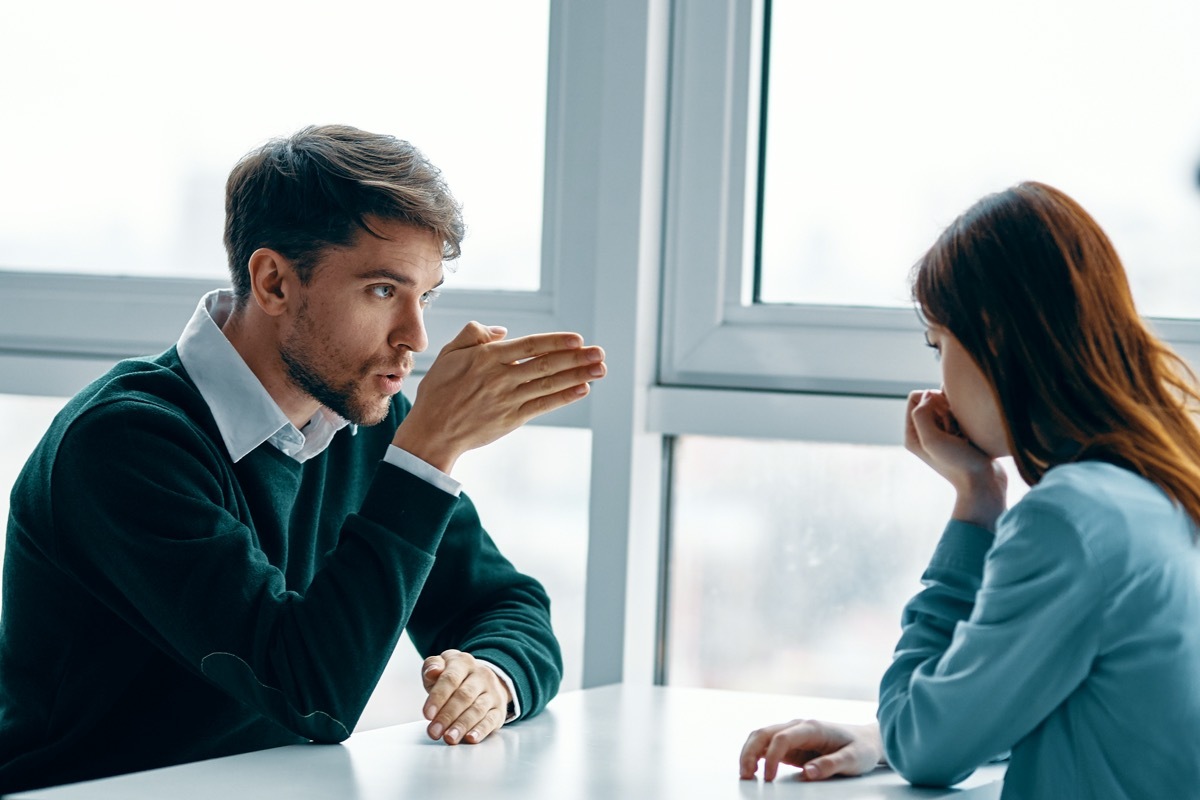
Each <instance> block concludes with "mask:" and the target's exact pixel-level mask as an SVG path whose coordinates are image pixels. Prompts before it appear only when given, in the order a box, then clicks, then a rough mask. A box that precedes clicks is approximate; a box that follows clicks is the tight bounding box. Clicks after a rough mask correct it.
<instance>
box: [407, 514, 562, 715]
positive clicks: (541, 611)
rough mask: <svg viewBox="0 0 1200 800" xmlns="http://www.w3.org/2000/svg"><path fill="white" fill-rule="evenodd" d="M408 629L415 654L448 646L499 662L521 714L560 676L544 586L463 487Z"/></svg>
mask: <svg viewBox="0 0 1200 800" xmlns="http://www.w3.org/2000/svg"><path fill="white" fill-rule="evenodd" d="M408 633H409V636H410V637H411V638H412V641H413V644H414V645H416V647H417V650H418V651H420V653H421V655H422V656H429V655H432V654H435V653H440V652H442V651H443V650H446V649H448V648H454V649H457V650H463V651H466V652H469V653H471V654H472V655H474V656H475V657H476V658H481V659H483V660H485V661H489V662H491V663H492V664H494V665H495V666H497V667H499V668H500V669H502V670H503V671H504V672H505V673H506V674H507V675H508V676H509V677H510V678H511V679H512V682H513V685H514V687H515V689H516V697H517V703H518V705H519V707H520V709H521V717H522V718H525V717H530V716H533V715H534V714H537V713H538V712H539V711H541V710H542V709H543V708H544V707H545V705H546V703H548V702H549V701H550V700H551V699H552V698H553V697H554V695H555V694H556V693H557V691H558V686H559V683H560V681H561V680H562V655H561V653H560V650H559V645H558V640H557V639H556V638H555V636H554V631H553V630H552V629H551V626H550V600H549V598H548V597H547V595H546V592H545V590H544V589H543V588H542V585H541V584H540V583H538V581H536V580H535V579H533V578H531V577H529V576H528V575H524V574H522V573H521V572H519V571H517V570H516V569H515V568H514V567H513V565H512V564H511V563H510V562H509V561H508V559H506V558H505V557H504V556H503V555H502V554H501V553H500V551H499V549H497V547H496V545H495V543H494V542H493V541H492V539H491V537H490V536H488V534H487V532H486V531H485V530H484V528H483V526H482V524H481V522H480V519H479V515H478V514H477V513H476V510H475V506H474V505H473V504H472V503H471V500H470V499H469V498H468V497H467V496H466V495H465V494H464V495H461V496H460V497H459V505H458V508H457V509H456V511H455V513H454V516H453V518H452V519H451V520H450V524H449V525H448V526H447V529H446V534H445V536H444V537H443V538H442V543H441V546H440V547H439V549H438V560H437V564H436V565H435V566H434V568H433V571H432V572H431V573H430V575H429V580H428V581H427V582H426V585H425V591H424V592H423V593H422V595H421V598H420V600H419V601H418V603H417V608H416V609H415V611H414V612H413V615H412V619H411V621H410V623H409V627H408Z"/></svg>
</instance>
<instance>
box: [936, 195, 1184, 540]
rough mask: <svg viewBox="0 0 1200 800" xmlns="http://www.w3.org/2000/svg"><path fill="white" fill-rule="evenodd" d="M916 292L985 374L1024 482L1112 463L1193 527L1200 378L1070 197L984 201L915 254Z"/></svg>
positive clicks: (1104, 238)
mask: <svg viewBox="0 0 1200 800" xmlns="http://www.w3.org/2000/svg"><path fill="white" fill-rule="evenodd" d="M913 299H914V300H915V301H916V303H917V306H918V308H919V310H920V313H921V314H922V316H923V317H924V318H925V319H926V320H927V321H929V322H932V323H934V324H937V325H940V326H942V327H944V328H946V329H947V330H949V331H950V333H952V334H953V335H954V336H955V337H956V338H957V339H958V340H959V341H960V342H961V343H962V345H963V347H964V348H965V349H966V350H967V352H968V353H970V354H971V357H972V358H973V359H974V360H975V362H976V363H977V364H978V365H979V368H980V369H981V370H982V371H983V374H984V375H986V376H987V379H988V381H989V382H990V383H991V385H992V388H993V390H994V391H995V393H996V398H997V400H998V401H999V405H1000V409H1001V411H1002V412H1003V416H1004V421H1005V426H1006V427H1007V433H1008V438H1009V444H1010V446H1011V452H1012V454H1013V459H1014V461H1015V462H1016V466H1017V469H1018V470H1019V471H1020V473H1021V477H1022V478H1024V479H1025V481H1026V482H1028V483H1029V484H1031V485H1032V484H1034V483H1037V482H1038V481H1039V480H1040V479H1041V477H1042V475H1044V474H1045V473H1046V471H1047V470H1049V469H1050V468H1051V467H1054V466H1056V465H1058V464H1062V463H1065V462H1070V461H1080V460H1084V459H1099V460H1104V461H1109V462H1113V463H1116V464H1119V465H1121V466H1124V467H1126V468H1128V469H1131V470H1133V471H1134V472H1137V473H1138V474H1140V475H1142V476H1143V477H1145V478H1146V479H1148V480H1150V481H1152V482H1153V483H1155V484H1157V485H1158V486H1159V487H1160V488H1162V489H1163V491H1165V492H1166V493H1167V494H1168V495H1169V496H1170V497H1171V498H1173V499H1174V500H1175V502H1177V503H1179V505H1181V506H1182V507H1183V509H1184V510H1185V511H1187V513H1188V514H1189V515H1190V516H1191V517H1192V519H1193V520H1195V521H1196V522H1197V523H1200V431H1198V430H1197V427H1196V424H1195V421H1194V418H1193V414H1194V413H1195V411H1196V410H1197V408H1198V407H1200V396H1198V394H1197V390H1196V385H1195V380H1194V378H1193V376H1192V373H1191V371H1190V370H1189V369H1188V368H1187V365H1186V364H1185V363H1184V362H1183V361H1182V360H1181V359H1180V358H1179V357H1178V356H1177V355H1176V354H1175V353H1174V352H1172V351H1171V350H1170V349H1169V348H1168V347H1167V346H1166V345H1165V344H1163V343H1162V342H1161V341H1159V340H1158V339H1157V338H1155V336H1154V335H1153V334H1152V333H1151V332H1150V331H1149V330H1148V329H1147V327H1146V326H1145V324H1143V322H1142V320H1141V317H1139V316H1138V313H1137V310H1136V309H1135V308H1134V304H1133V295H1132V293H1131V292H1130V290H1129V282H1128V280H1127V279H1126V276H1125V269H1124V267H1123V266H1122V265H1121V260H1120V258H1118V256H1117V252H1116V250H1115V249H1114V248H1113V246H1112V243H1111V242H1110V241H1109V239H1108V237H1107V236H1106V235H1105V234H1104V231H1103V230H1101V229H1100V226H1099V225H1097V224H1096V221H1095V220H1094V219H1092V217H1091V216H1090V215H1088V213H1087V212H1086V211H1084V210H1083V208H1082V207H1081V206H1080V205H1079V204H1078V203H1076V202H1075V201H1074V200H1072V199H1071V198H1070V197H1068V196H1067V195H1065V194H1063V193H1062V192H1061V191H1059V190H1057V189H1054V188H1052V187H1050V186H1046V185H1045V184H1041V183H1032V182H1030V183H1022V184H1019V185H1017V186H1014V187H1012V188H1011V189H1008V190H1006V191H1003V192H1000V193H998V194H993V195H989V196H987V197H985V198H983V199H982V200H980V201H979V202H978V203H976V204H975V205H973V206H972V207H971V208H969V209H967V211H966V212H964V213H963V215H962V216H960V217H959V218H958V219H957V220H955V221H954V222H953V223H951V224H950V226H949V227H948V228H947V229H946V230H945V231H944V232H943V233H942V235H941V236H940V237H939V238H938V240H937V242H936V243H935V244H934V245H933V247H932V248H930V250H929V252H927V253H926V254H925V255H924V256H922V258H921V260H920V261H918V262H917V264H916V266H915V267H914V272H913Z"/></svg>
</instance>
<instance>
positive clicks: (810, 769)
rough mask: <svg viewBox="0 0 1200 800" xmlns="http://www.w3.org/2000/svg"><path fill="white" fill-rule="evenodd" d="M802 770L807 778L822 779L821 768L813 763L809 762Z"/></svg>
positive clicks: (812, 779) (811, 779) (810, 779)
mask: <svg viewBox="0 0 1200 800" xmlns="http://www.w3.org/2000/svg"><path fill="white" fill-rule="evenodd" d="M800 771H801V772H803V773H804V779H805V780H809V781H816V780H820V779H821V770H819V769H817V768H816V767H814V766H813V765H812V764H808V765H807V766H805V767H804V768H803V769H801V770H800Z"/></svg>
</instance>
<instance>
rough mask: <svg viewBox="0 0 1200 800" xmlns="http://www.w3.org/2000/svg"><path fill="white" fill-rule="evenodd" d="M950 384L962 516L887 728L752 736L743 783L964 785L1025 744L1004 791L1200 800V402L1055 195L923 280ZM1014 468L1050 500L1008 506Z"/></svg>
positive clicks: (949, 443)
mask: <svg viewBox="0 0 1200 800" xmlns="http://www.w3.org/2000/svg"><path fill="white" fill-rule="evenodd" d="M913 296H914V299H915V301H916V303H917V306H918V308H919V309H920V312H921V315H922V317H923V319H924V321H925V323H926V325H927V328H928V330H927V332H926V339H927V341H928V343H929V345H930V346H931V347H933V348H934V349H935V350H936V351H937V353H938V356H939V358H940V360H941V369H942V380H943V384H942V388H941V389H940V390H938V391H920V392H913V393H912V394H911V395H910V396H909V399H908V408H907V425H906V430H905V437H904V440H905V446H906V447H907V448H908V449H909V450H910V451H912V452H913V453H915V454H916V455H917V456H918V457H920V458H921V459H922V460H923V461H925V462H926V463H927V464H929V466H931V467H933V469H934V470H936V471H937V472H938V473H940V474H941V475H942V476H944V477H945V478H946V479H947V480H949V481H950V483H951V484H952V485H953V486H954V489H955V491H956V501H955V505H954V509H953V512H952V514H951V520H950V523H949V524H948V525H947V527H946V530H945V532H944V533H943V535H942V539H941V541H940V543H939V544H938V546H937V549H936V551H935V553H934V555H933V559H932V561H931V563H930V565H929V568H928V570H927V571H926V573H925V576H924V583H925V585H926V587H927V588H926V589H925V590H924V591H922V592H921V593H920V594H918V595H917V596H916V597H914V598H913V599H912V600H911V601H910V602H909V603H908V605H907V607H906V608H905V611H904V616H903V632H902V634H901V637H900V641H899V643H898V644H897V646H896V651H895V655H894V659H893V662H892V666H891V667H890V668H889V669H888V671H887V673H886V674H885V675H884V677H883V681H882V684H881V687H880V699H879V711H878V725H871V726H859V727H851V726H843V725H834V724H830V723H824V722H815V721H793V722H790V723H784V724H782V725H775V726H772V727H769V728H763V729H761V730H758V731H755V732H754V733H752V734H751V735H750V738H749V739H748V740H747V742H746V745H745V747H744V748H743V750H742V755H741V772H742V777H743V778H752V777H754V775H755V773H756V771H757V767H758V762H759V760H762V761H763V762H764V776H765V777H766V779H767V780H772V779H773V778H774V777H775V774H776V771H777V769H778V766H779V764H780V763H787V764H792V765H795V766H801V767H802V768H803V769H802V773H801V777H802V779H805V780H821V779H824V778H828V777H830V776H831V775H835V774H844V775H856V774H860V773H862V772H866V771H869V770H871V769H873V768H874V767H875V766H876V765H877V764H878V763H880V762H881V760H884V759H883V757H884V756H885V755H886V763H888V764H890V765H891V766H892V767H893V768H894V769H896V770H897V771H898V772H900V773H901V774H902V775H904V777H905V778H907V779H908V780H910V781H911V782H913V783H917V784H930V785H939V786H941V785H951V784H953V783H956V782H958V781H961V780H962V779H964V778H965V777H967V776H968V775H969V774H970V773H971V772H972V771H973V770H974V769H975V768H976V767H978V766H979V765H980V764H982V763H984V762H986V761H988V760H989V759H991V758H993V757H995V756H997V755H1001V754H1003V753H1005V752H1008V751H1011V760H1010V762H1009V766H1008V772H1007V776H1006V778H1005V785H1004V793H1003V795H1002V796H1003V797H1004V798H1031V797H1039V798H1070V797H1081V798H1082V797H1087V798H1122V797H1128V798H1183V797H1200V554H1198V550H1197V548H1196V547H1195V540H1196V536H1197V524H1198V523H1200V466H1198V465H1200V432H1198V431H1197V428H1196V425H1195V423H1194V421H1193V417H1192V414H1193V413H1194V412H1195V411H1196V410H1197V408H1198V407H1200V396H1198V394H1197V390H1196V388H1195V385H1194V382H1193V379H1192V376H1191V373H1190V372H1189V371H1188V369H1187V368H1186V366H1185V365H1184V364H1183V363H1182V362H1181V361H1180V359H1178V358H1177V357H1176V356H1175V355H1174V354H1173V353H1171V352H1170V351H1169V350H1168V349H1167V348H1166V347H1165V346H1164V345H1163V344H1162V343H1160V342H1159V341H1157V340H1156V339H1155V338H1154V337H1153V336H1152V335H1151V334H1150V332H1149V331H1148V330H1147V329H1146V327H1145V326H1144V325H1143V324H1142V322H1141V319H1140V318H1139V317H1138V315H1137V312H1136V311H1135V309H1134V305H1133V299H1132V297H1131V295H1130V291H1129V285H1128V283H1127V281H1126V278H1125V273H1124V270H1123V268H1122V266H1121V263H1120V260H1119V259H1118V257H1117V254H1116V252H1115V251H1114V250H1113V247H1112V245H1111V243H1110V242H1109V240H1108V238H1107V237H1106V236H1105V234H1104V233H1103V231H1101V230H1100V228H1099V227H1098V226H1097V225H1096V223H1095V221H1093V220H1092V218H1091V217H1090V216H1088V214H1087V213H1086V212H1085V211H1084V210H1083V209H1082V208H1081V207H1080V206H1079V205H1078V204H1077V203H1075V202H1074V201H1073V200H1071V199H1070V198H1069V197H1067V196H1066V195H1064V194H1063V193H1062V192H1059V191H1058V190H1056V189H1053V188H1051V187H1049V186H1045V185H1043V184H1039V183H1023V184H1020V185H1018V186H1015V187H1013V188H1011V189H1009V190H1007V191H1004V192H1001V193H999V194H995V195H991V196H989V197H986V198H984V199H983V200H981V201H980V202H978V203H977V204H975V205H974V206H973V207H971V208H970V209H968V210H967V212H966V213H964V214H963V215H962V216H961V217H960V218H959V219H958V220H956V221H955V222H954V223H953V224H952V225H951V226H950V227H949V228H948V229H947V230H946V231H945V232H944V233H943V234H942V235H941V237H940V238H939V239H938V241H937V242H936V243H935V244H934V246H933V247H932V248H931V249H930V251H929V252H928V253H926V254H925V256H924V257H923V258H922V259H921V260H920V261H919V262H918V264H917V266H916V268H915V270H914V278H913ZM1005 455H1012V456H1013V458H1014V460H1015V462H1016V465H1017V468H1018V470H1019V472H1020V474H1021V477H1022V478H1023V479H1024V480H1025V481H1026V482H1027V483H1028V484H1029V485H1030V486H1031V487H1032V488H1031V489H1030V490H1029V492H1028V493H1027V494H1026V495H1025V497H1024V498H1023V499H1022V500H1021V501H1020V502H1019V503H1017V504H1016V505H1014V506H1013V508H1012V509H1010V510H1008V511H1005V473H1004V472H1003V470H1002V469H1001V468H1000V466H999V465H998V464H997V463H996V461H995V459H996V458H998V457H1000V456H1005Z"/></svg>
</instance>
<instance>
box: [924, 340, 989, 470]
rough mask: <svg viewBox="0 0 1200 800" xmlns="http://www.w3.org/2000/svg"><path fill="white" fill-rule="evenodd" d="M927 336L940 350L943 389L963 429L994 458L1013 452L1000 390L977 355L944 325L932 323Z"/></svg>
mask: <svg viewBox="0 0 1200 800" xmlns="http://www.w3.org/2000/svg"><path fill="white" fill-rule="evenodd" d="M925 340H926V341H927V342H929V346H930V347H933V348H934V349H936V350H937V351H938V358H939V360H940V361H941V365H942V392H943V393H944V394H945V396H946V401H947V402H948V403H949V404H950V411H951V412H952V413H953V414H954V418H955V420H956V421H957V422H958V427H959V430H961V431H962V432H963V435H965V436H966V437H967V438H968V439H969V440H970V441H971V443H972V444H973V445H975V446H976V447H978V448H979V449H980V450H982V451H983V452H984V453H986V454H987V455H988V456H990V457H991V458H999V457H1001V456H1007V455H1010V453H1009V447H1008V428H1007V426H1006V425H1005V423H1004V415H1003V414H1001V412H1000V404H999V402H997V400H996V392H995V391H994V390H993V389H992V384H991V383H990V382H989V381H988V379H987V377H985V376H984V374H983V371H982V370H980V369H979V365H978V364H976V363H975V359H973V358H972V357H971V354H970V353H968V352H967V351H966V349H965V348H964V347H963V346H962V344H961V343H960V342H959V341H958V339H957V338H956V337H955V336H954V334H952V333H950V331H948V330H946V329H945V328H943V327H942V326H940V325H932V324H931V325H930V326H929V330H927V331H926V332H925Z"/></svg>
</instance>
